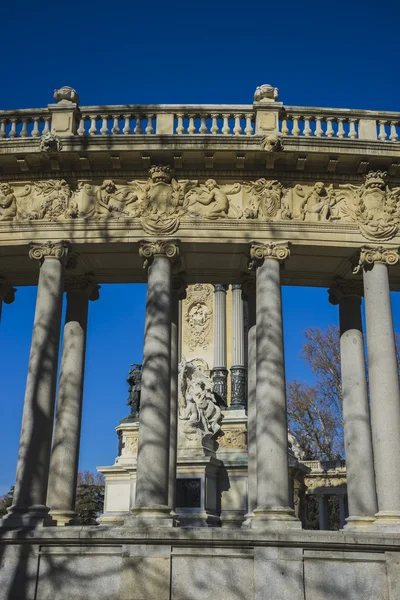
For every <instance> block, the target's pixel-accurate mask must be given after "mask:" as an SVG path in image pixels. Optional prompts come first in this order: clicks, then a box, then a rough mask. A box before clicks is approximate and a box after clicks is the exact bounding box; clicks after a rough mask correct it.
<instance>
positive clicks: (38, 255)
mask: <svg viewBox="0 0 400 600" xmlns="http://www.w3.org/2000/svg"><path fill="white" fill-rule="evenodd" d="M70 249H71V244H70V243H69V242H65V241H62V242H31V243H30V245H29V258H33V259H35V260H38V261H40V264H42V263H43V261H44V260H45V259H46V258H56V259H57V260H65V259H66V258H67V256H68V253H69V251H70Z"/></svg>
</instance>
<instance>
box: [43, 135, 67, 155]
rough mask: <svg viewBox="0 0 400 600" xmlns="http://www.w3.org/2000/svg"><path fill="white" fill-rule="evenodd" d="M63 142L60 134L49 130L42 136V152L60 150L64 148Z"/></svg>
mask: <svg viewBox="0 0 400 600" xmlns="http://www.w3.org/2000/svg"><path fill="white" fill-rule="evenodd" d="M62 147H63V145H62V143H61V140H60V138H59V137H58V135H55V134H54V133H51V132H50V131H47V132H46V133H44V134H43V135H42V137H41V138H40V144H39V150H40V152H60V150H62Z"/></svg>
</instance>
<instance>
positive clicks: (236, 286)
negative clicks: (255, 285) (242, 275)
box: [232, 283, 243, 291]
mask: <svg viewBox="0 0 400 600" xmlns="http://www.w3.org/2000/svg"><path fill="white" fill-rule="evenodd" d="M242 289H243V286H242V284H241V283H232V291H233V290H240V291H242Z"/></svg>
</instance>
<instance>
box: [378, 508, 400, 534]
mask: <svg viewBox="0 0 400 600" xmlns="http://www.w3.org/2000/svg"><path fill="white" fill-rule="evenodd" d="M372 527H373V530H374V531H384V532H385V533H400V512H395V511H390V510H380V511H379V512H377V513H376V515H375V521H374V523H373V525H372Z"/></svg>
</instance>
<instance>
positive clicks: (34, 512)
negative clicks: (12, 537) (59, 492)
mask: <svg viewBox="0 0 400 600" xmlns="http://www.w3.org/2000/svg"><path fill="white" fill-rule="evenodd" d="M49 510H50V509H49V507H48V506H46V505H45V504H32V505H31V506H10V508H9V509H8V514H7V515H5V516H4V517H3V518H2V519H1V520H0V523H1V527H5V528H7V529H18V527H43V526H48V525H52V522H51V517H50V515H49Z"/></svg>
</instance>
